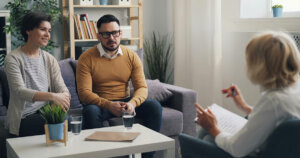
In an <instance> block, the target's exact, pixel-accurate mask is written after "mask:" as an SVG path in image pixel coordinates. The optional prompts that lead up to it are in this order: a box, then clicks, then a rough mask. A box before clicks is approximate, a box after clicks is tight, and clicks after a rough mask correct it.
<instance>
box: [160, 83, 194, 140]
mask: <svg viewBox="0 0 300 158" xmlns="http://www.w3.org/2000/svg"><path fill="white" fill-rule="evenodd" d="M163 85H164V86H165V87H166V88H167V89H168V90H169V91H171V92H172V93H173V95H172V97H170V98H169V99H168V100H167V101H166V106H167V107H170V108H173V109H176V110H179V111H181V112H182V114H183V133H186V134H188V135H192V136H196V124H195V123H194V119H195V117H196V108H195V106H194V103H195V102H197V92H196V91H194V90H191V89H187V88H183V87H178V86H174V85H170V84H165V83H163Z"/></svg>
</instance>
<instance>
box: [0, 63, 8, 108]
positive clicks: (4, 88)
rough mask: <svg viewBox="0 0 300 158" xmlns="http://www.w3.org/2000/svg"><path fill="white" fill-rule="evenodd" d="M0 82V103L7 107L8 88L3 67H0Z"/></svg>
mask: <svg viewBox="0 0 300 158" xmlns="http://www.w3.org/2000/svg"><path fill="white" fill-rule="evenodd" d="M0 82H1V87H2V101H3V105H4V106H6V107H8V102H9V87H8V81H7V78H6V73H5V71H4V67H3V66H2V67H0Z"/></svg>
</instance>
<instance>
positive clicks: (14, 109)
mask: <svg viewBox="0 0 300 158" xmlns="http://www.w3.org/2000/svg"><path fill="white" fill-rule="evenodd" d="M44 53H45V67H46V69H47V71H48V74H47V76H48V81H49V90H48V91H49V92H55V93H58V92H69V91H68V89H67V87H66V85H65V83H64V80H63V78H62V76H61V71H60V68H59V65H58V63H57V61H56V59H55V58H54V57H53V56H52V55H50V54H49V53H47V52H44ZM22 54H23V52H22V50H21V47H19V48H17V49H15V50H14V51H12V52H11V53H8V54H7V56H6V57H5V71H6V75H7V79H8V85H9V90H10V98H9V105H8V111H7V116H6V121H5V128H8V129H9V132H10V133H11V134H15V135H19V128H20V123H21V117H22V113H23V111H24V106H25V101H29V102H32V99H33V96H34V94H35V93H36V92H37V90H33V89H29V88H27V87H26V85H25V83H26V81H27V78H26V75H25V70H24V59H23V55H22Z"/></svg>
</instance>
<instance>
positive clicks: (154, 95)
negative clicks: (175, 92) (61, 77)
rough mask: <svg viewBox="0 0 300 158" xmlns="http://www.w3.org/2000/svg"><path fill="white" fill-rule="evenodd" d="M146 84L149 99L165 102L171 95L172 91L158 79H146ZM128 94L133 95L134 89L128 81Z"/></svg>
mask: <svg viewBox="0 0 300 158" xmlns="http://www.w3.org/2000/svg"><path fill="white" fill-rule="evenodd" d="M146 83H147V86H148V98H147V99H151V100H157V101H159V102H165V101H166V100H167V99H169V98H170V97H171V96H172V92H171V91H169V90H168V89H167V88H165V87H164V85H163V84H162V83H161V82H160V81H159V80H158V79H156V80H148V79H147V80H146ZM129 85H130V96H132V95H133V92H134V89H133V86H132V83H131V81H130V84H129Z"/></svg>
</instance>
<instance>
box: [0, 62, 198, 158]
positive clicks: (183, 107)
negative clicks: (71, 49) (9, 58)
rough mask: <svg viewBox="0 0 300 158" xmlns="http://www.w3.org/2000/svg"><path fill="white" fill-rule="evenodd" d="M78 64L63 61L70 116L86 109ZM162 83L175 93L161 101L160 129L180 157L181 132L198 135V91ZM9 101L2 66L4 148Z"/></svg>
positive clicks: (118, 121) (1, 133) (116, 122)
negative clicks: (79, 91) (78, 80)
mask: <svg viewBox="0 0 300 158" xmlns="http://www.w3.org/2000/svg"><path fill="white" fill-rule="evenodd" d="M76 64H77V61H75V60H73V59H65V60H61V61H59V65H60V67H61V72H62V76H63V79H64V81H65V84H66V86H67V87H68V89H69V91H70V93H71V107H70V110H69V115H72V114H80V113H81V111H82V104H81V103H80V101H79V98H78V95H77V89H76V80H75V76H76V75H75V72H76ZM147 83H148V81H147ZM161 85H162V86H163V87H164V88H166V89H167V90H169V91H170V92H171V96H169V97H168V98H167V100H165V101H163V102H161V104H162V105H163V117H162V127H161V131H160V132H161V133H162V134H164V135H166V136H169V137H171V138H173V139H175V141H176V150H175V151H176V157H177V158H178V157H180V154H179V153H178V151H179V150H178V149H179V141H178V135H179V134H180V133H186V134H188V135H193V136H195V134H196V125H195V124H194V123H193V119H194V118H195V116H196V112H195V108H194V105H193V104H194V103H195V102H196V98H197V93H196V92H195V91H193V90H190V89H186V88H182V87H177V86H174V85H169V84H163V83H161ZM149 86H150V87H149ZM148 87H149V90H150V89H151V85H149V84H148ZM149 93H150V92H149ZM8 101H9V89H8V85H7V79H6V75H5V73H4V70H3V68H0V139H1V141H0V143H1V142H2V143H1V144H0V146H1V145H2V147H3V145H4V144H3V141H4V140H5V138H6V137H7V136H8V132H7V130H5V129H4V128H3V123H4V120H5V115H6V109H7V106H8ZM137 122H138V120H137ZM105 124H106V125H107V126H114V125H120V124H122V121H121V119H120V118H112V119H110V120H108V121H107V122H106V123H105ZM1 149H3V148H1ZM1 149H0V150H1ZM1 153H2V150H1ZM155 157H162V153H161V152H157V153H156V155H155Z"/></svg>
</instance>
